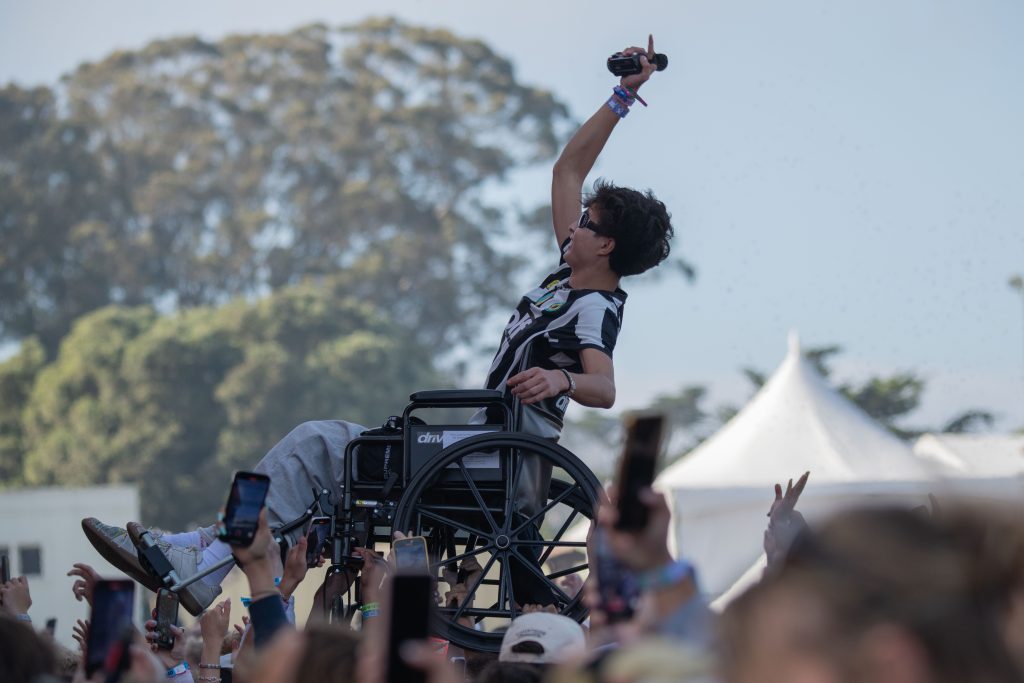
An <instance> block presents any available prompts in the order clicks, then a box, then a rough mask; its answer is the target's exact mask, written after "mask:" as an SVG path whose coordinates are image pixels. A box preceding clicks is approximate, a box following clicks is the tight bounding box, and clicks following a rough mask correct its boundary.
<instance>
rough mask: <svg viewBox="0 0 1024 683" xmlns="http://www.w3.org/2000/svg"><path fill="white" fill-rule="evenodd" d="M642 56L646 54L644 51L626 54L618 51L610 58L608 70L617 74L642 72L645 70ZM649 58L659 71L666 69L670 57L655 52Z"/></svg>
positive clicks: (624, 74) (626, 74)
mask: <svg viewBox="0 0 1024 683" xmlns="http://www.w3.org/2000/svg"><path fill="white" fill-rule="evenodd" d="M641 56H645V55H643V53H638V54H633V55H624V54H622V53H621V52H616V53H615V54H613V55H612V56H611V57H609V58H608V70H609V71H611V72H612V73H613V74H615V75H616V76H632V75H633V74H638V73H641V72H643V70H644V67H643V64H641V63H640V57H641ZM648 60H649V61H650V63H651V64H653V65H654V67H655V69H657V70H658V71H664V70H665V68H666V67H667V66H668V57H666V56H665V55H662V54H658V53H655V54H654V56H652V57H649V58H648Z"/></svg>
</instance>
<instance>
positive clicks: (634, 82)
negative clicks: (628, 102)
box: [620, 34, 657, 90]
mask: <svg viewBox="0 0 1024 683" xmlns="http://www.w3.org/2000/svg"><path fill="white" fill-rule="evenodd" d="M622 54H624V55H640V65H641V66H642V67H643V69H644V70H643V71H642V72H640V73H638V74H631V75H629V76H623V77H622V80H621V81H620V83H622V85H623V86H624V87H626V88H630V89H632V90H636V89H637V88H639V87H640V86H641V85H643V84H644V83H646V82H647V80H648V79H649V78H650V77H651V74H653V73H654V72H655V71H657V67H656V66H655V65H654V64H652V63H651V62H650V61H649V60H651V59H654V35H653V34H651V35H649V36H647V49H646V50H644V49H643V48H641V47H636V46H633V47H627V48H626V49H625V50H623V51H622Z"/></svg>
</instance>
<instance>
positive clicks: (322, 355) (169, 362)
mask: <svg viewBox="0 0 1024 683" xmlns="http://www.w3.org/2000/svg"><path fill="white" fill-rule="evenodd" d="M412 339H413V338H412V335H410V334H407V333H403V330H402V328H401V327H398V326H396V325H395V324H394V323H392V322H391V321H390V320H389V319H388V318H387V317H386V316H384V315H382V314H381V313H380V312H379V311H378V310H376V309H374V308H372V307H370V306H368V305H366V304H363V303H359V302H356V301H353V300H352V299H343V298H339V297H335V296H334V295H333V293H332V292H330V291H325V290H322V289H319V288H315V287H312V286H296V287H289V288H286V289H283V290H281V291H280V292H279V293H277V294H274V295H272V296H270V297H267V298H265V299H262V300H260V301H257V302H255V303H248V302H245V301H235V302H232V303H230V304H229V305H227V306H226V307H223V308H220V309H217V308H212V307H197V308H194V309H190V310H188V311H183V312H181V313H178V314H174V315H168V316H159V315H157V314H156V313H155V312H154V311H153V310H152V309H151V308H148V307H136V308H121V307H114V306H111V307H107V308H103V309H100V310H98V311H96V312H94V313H92V314H90V315H88V316H85V317H84V318H82V319H81V320H80V321H79V322H77V323H76V325H75V327H74V329H73V331H72V332H71V333H70V334H69V335H68V336H67V338H66V339H65V340H64V342H63V343H62V345H61V349H60V353H59V354H58V356H57V358H56V359H55V360H54V362H53V363H51V364H50V365H49V366H48V367H47V368H46V369H45V370H43V371H42V372H41V373H39V375H38V377H37V380H36V382H35V385H34V387H33V389H32V392H31V395H30V397H29V400H28V405H27V407H26V409H25V414H24V430H25V445H26V447H27V455H26V458H25V467H24V473H25V477H24V478H25V481H26V483H28V484H32V485H41V484H58V485H86V484H93V483H101V482H137V483H139V485H140V487H141V493H142V501H143V517H144V519H145V520H146V521H147V522H149V523H157V524H161V525H166V526H168V527H181V526H183V525H185V524H188V523H193V522H198V523H209V522H210V520H211V515H212V513H213V512H214V511H215V510H216V509H217V508H218V507H219V506H220V505H221V504H222V503H223V500H222V499H223V496H224V492H225V490H226V486H227V483H228V481H229V477H230V473H231V471H232V470H234V469H238V468H245V467H251V466H252V465H254V464H255V463H256V462H257V461H258V459H259V458H260V457H261V456H262V455H263V453H264V452H266V450H267V449H269V448H270V447H271V446H272V445H273V444H274V443H275V442H276V441H278V440H279V439H280V438H281V437H282V436H284V435H285V434H286V433H287V432H288V431H289V429H291V428H292V427H293V426H295V425H296V424H298V423H300V422H302V421H304V420H309V419H339V418H340V419H347V420H350V421H354V422H358V423H362V424H366V425H373V424H377V423H380V422H382V421H383V419H384V418H385V417H386V416H387V415H389V414H390V413H391V412H395V411H396V410H397V409H398V408H399V407H400V406H401V403H402V397H403V394H407V393H409V392H410V391H412V390H414V389H419V388H423V387H430V386H438V384H439V379H438V377H437V376H436V374H435V373H434V371H433V369H432V368H433V366H432V363H431V357H430V354H429V352H427V351H425V350H423V349H422V348H421V347H420V346H419V345H417V344H415V343H414V342H413V341H412Z"/></svg>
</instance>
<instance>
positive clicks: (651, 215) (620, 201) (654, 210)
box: [583, 180, 673, 277]
mask: <svg viewBox="0 0 1024 683" xmlns="http://www.w3.org/2000/svg"><path fill="white" fill-rule="evenodd" d="M583 204H584V206H586V207H587V208H590V207H592V206H593V207H595V208H596V209H597V212H598V215H599V216H600V219H599V220H598V222H597V223H598V226H599V227H600V228H601V234H604V235H607V236H609V237H611V238H613V239H614V240H615V249H614V250H613V251H612V253H611V256H610V257H609V259H608V264H609V266H611V269H612V270H613V271H615V273H616V274H617V275H619V276H623V277H624V276H626V275H638V274H640V273H643V272H644V271H647V270H650V269H651V268H653V267H654V266H656V265H658V264H659V263H661V262H662V261H664V260H665V259H666V258H668V254H669V240H671V239H672V235H673V230H672V223H671V215H670V214H669V212H668V210H667V209H666V208H665V205H664V204H663V203H662V202H660V201H659V200H657V199H655V197H654V195H653V194H651V191H650V190H648V191H647V192H638V191H637V190H631V189H629V188H626V187H619V186H617V185H613V184H612V183H609V182H607V181H604V180H598V181H597V182H595V183H594V191H593V193H591V194H589V195H587V197H586V199H585V200H584V202H583Z"/></svg>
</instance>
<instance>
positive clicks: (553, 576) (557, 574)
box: [547, 562, 590, 580]
mask: <svg viewBox="0 0 1024 683" xmlns="http://www.w3.org/2000/svg"><path fill="white" fill-rule="evenodd" d="M589 567H590V564H589V563H587V562H584V563H583V564H578V565H576V566H575V567H569V568H568V569H561V570H559V571H557V572H553V573H551V574H548V575H547V576H548V579H552V580H553V579H560V578H562V577H563V576H569V574H575V573H576V572H581V571H583V570H584V569H588V568H589Z"/></svg>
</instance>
